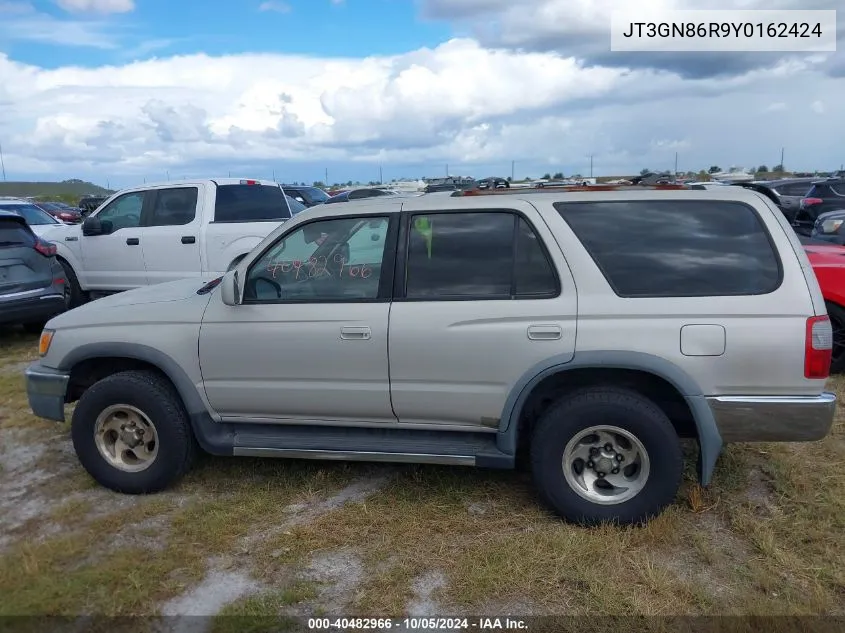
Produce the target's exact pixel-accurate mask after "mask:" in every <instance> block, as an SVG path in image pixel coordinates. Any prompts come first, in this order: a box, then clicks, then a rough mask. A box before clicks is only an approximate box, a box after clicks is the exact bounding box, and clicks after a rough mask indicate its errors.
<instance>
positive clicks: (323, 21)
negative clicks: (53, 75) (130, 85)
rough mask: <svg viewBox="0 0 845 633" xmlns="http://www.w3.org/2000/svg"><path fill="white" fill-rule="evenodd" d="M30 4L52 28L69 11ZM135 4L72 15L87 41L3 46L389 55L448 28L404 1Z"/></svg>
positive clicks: (136, 53) (79, 60)
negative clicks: (119, 11) (127, 9)
mask: <svg viewBox="0 0 845 633" xmlns="http://www.w3.org/2000/svg"><path fill="white" fill-rule="evenodd" d="M348 3H349V4H351V5H352V6H349V4H348ZM29 4H30V5H31V6H32V7H33V8H34V9H35V11H37V12H38V13H41V14H43V15H44V16H49V17H51V18H54V19H55V20H56V22H57V28H61V27H60V24H61V22H63V21H67V20H68V18H69V17H70V16H68V14H67V12H66V11H63V10H62V9H61V8H59V7H58V6H57V5H56V4H55V3H54V2H52V1H51V0H32V1H31V2H29ZM135 7H136V8H135V10H134V11H132V12H127V13H122V14H112V15H108V16H104V15H102V14H96V13H94V14H82V15H77V16H72V17H73V18H74V21H78V22H79V23H80V24H82V25H84V28H85V29H87V31H88V32H89V33H90V34H92V35H96V36H97V37H95V38H93V39H92V41H91V42H90V45H89V46H85V45H84V43H83V42H81V41H80V42H79V44H80V45H79V46H74V47H68V46H67V45H65V44H60V45H55V44H53V45H51V43H50V42H49V40H48V39H47V38H45V39H44V40H42V41H38V42H32V41H27V40H25V39H21V40H15V39H12V40H11V41H10V42H8V43H7V44H6V45H5V46H3V49H4V50H5V52H7V53H10V54H11V55H12V56H13V57H14V58H15V59H18V60H20V61H23V62H26V63H30V64H34V65H37V66H40V67H42V68H57V67H60V66H62V65H65V64H67V63H69V62H70V63H73V64H79V65H83V66H99V65H105V64H113V63H125V62H127V61H131V60H133V59H143V58H145V57H147V56H149V55H158V56H161V55H184V54H189V53H195V52H197V51H203V52H205V53H207V54H209V55H227V54H233V53H243V52H246V51H248V52H269V53H277V52H284V53H288V54H299V55H321V56H339V57H347V56H349V57H366V56H368V55H393V54H398V53H403V52H406V51H408V50H413V49H416V48H420V47H424V46H436V45H437V44H439V43H440V42H442V41H444V40H446V39H448V38H449V37H450V36H451V34H452V29H451V28H450V27H449V25H448V24H446V23H443V22H438V21H434V20H425V19H422V18H421V16H420V15H419V12H418V10H417V7H416V6H415V4H414V3H413V2H411V1H408V0H366V1H364V2H362V1H361V0H357V1H356V0H343V1H341V2H336V1H334V0H285V1H284V2H283V1H281V0H275V1H273V0H269V1H267V0H265V1H262V0H228V1H227V0H208V1H197V0H139V1H138V2H136V3H135ZM0 15H2V13H0ZM188 25H195V28H187V27H188Z"/></svg>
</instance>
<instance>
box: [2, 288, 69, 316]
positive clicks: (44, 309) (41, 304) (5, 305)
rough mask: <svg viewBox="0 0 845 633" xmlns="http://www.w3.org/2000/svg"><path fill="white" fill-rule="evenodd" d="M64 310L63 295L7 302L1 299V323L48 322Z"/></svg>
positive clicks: (51, 294)
mask: <svg viewBox="0 0 845 633" xmlns="http://www.w3.org/2000/svg"><path fill="white" fill-rule="evenodd" d="M64 310H65V298H64V296H62V295H61V294H55V293H50V294H42V295H38V296H35V297H23V298H20V299H6V300H3V297H0V323H33V322H37V321H48V320H49V319H51V318H53V317H54V316H56V315H57V314H59V313H60V312H64Z"/></svg>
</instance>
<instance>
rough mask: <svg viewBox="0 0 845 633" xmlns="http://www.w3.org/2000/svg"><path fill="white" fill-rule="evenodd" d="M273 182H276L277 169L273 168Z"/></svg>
mask: <svg viewBox="0 0 845 633" xmlns="http://www.w3.org/2000/svg"><path fill="white" fill-rule="evenodd" d="M273 182H276V170H275V169H274V170H273Z"/></svg>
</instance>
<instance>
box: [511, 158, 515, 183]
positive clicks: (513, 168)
mask: <svg viewBox="0 0 845 633" xmlns="http://www.w3.org/2000/svg"><path fill="white" fill-rule="evenodd" d="M515 169H516V161H515V160H512V161H511V180H513V174H514V170H515Z"/></svg>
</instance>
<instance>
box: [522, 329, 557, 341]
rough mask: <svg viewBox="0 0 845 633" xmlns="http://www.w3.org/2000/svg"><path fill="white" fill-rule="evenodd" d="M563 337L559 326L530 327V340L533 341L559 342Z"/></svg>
mask: <svg viewBox="0 0 845 633" xmlns="http://www.w3.org/2000/svg"><path fill="white" fill-rule="evenodd" d="M561 336H563V331H562V330H561V329H560V326H559V325H529V326H528V338H529V339H531V340H532V341H557V340H559V339H560V337H561Z"/></svg>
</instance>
